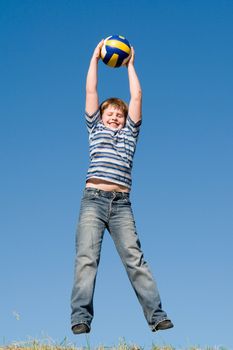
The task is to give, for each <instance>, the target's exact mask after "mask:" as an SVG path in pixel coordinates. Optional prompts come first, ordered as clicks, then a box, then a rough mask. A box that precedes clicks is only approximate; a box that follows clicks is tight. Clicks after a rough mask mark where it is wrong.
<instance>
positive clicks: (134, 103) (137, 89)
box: [127, 47, 142, 123]
mask: <svg viewBox="0 0 233 350" xmlns="http://www.w3.org/2000/svg"><path fill="white" fill-rule="evenodd" d="M131 52H132V54H131V57H130V60H129V62H128V64H127V67H128V76H129V90H130V102H129V116H130V118H131V119H132V120H133V121H134V122H135V123H137V122H139V121H140V120H141V118H142V89H141V85H140V82H139V79H138V76H137V73H136V70H135V67H134V56H135V53H134V48H133V47H131Z"/></svg>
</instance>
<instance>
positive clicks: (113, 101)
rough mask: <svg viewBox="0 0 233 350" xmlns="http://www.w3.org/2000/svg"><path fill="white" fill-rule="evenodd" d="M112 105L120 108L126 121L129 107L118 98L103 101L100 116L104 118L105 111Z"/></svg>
mask: <svg viewBox="0 0 233 350" xmlns="http://www.w3.org/2000/svg"><path fill="white" fill-rule="evenodd" d="M110 105H112V106H115V107H117V108H119V109H120V110H121V111H122V112H123V113H124V117H125V119H126V118H127V115H128V105H127V104H126V103H125V102H124V101H123V100H121V99H120V98H117V97H111V98H108V99H107V100H105V101H103V102H102V103H101V105H100V116H102V114H103V112H104V110H105V109H106V108H108V106H110Z"/></svg>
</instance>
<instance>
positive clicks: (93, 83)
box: [86, 40, 104, 115]
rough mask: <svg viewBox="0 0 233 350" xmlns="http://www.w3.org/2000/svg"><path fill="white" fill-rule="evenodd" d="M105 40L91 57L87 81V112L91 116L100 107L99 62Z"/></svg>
mask: <svg viewBox="0 0 233 350" xmlns="http://www.w3.org/2000/svg"><path fill="white" fill-rule="evenodd" d="M103 42H104V41H103V40H102V41H100V42H99V44H98V45H97V46H96V48H95V50H94V52H93V55H92V57H91V61H90V65H89V69H88V72H87V79H86V112H87V113H88V114H89V115H92V114H93V113H95V112H96V111H97V109H98V107H99V99H98V91H97V84H98V62H99V59H100V51H101V48H102V46H103Z"/></svg>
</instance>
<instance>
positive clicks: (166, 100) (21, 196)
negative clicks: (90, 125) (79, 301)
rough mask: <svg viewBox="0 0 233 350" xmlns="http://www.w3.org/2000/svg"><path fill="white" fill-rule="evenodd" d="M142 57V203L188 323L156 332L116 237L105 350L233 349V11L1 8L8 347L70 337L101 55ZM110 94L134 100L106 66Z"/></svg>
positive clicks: (174, 4) (155, 252) (96, 327)
mask: <svg viewBox="0 0 233 350" xmlns="http://www.w3.org/2000/svg"><path fill="white" fill-rule="evenodd" d="M111 34H121V35H124V36H125V37H126V38H127V39H128V40H129V41H130V42H131V44H132V45H133V46H134V48H135V51H136V62H135V66H136V69H137V71H138V75H139V77H140V80H141V83H142V87H143V125H142V129H141V134H140V139H139V143H138V147H137V151H136V155H135V163H134V169H133V177H134V182H133V189H132V201H133V209H134V213H135V217H136V224H137V229H138V233H139V236H140V239H141V243H142V248H143V250H144V253H145V257H146V260H147V261H148V262H149V264H150V267H151V269H152V270H153V273H154V276H155V278H156V281H157V283H158V287H159V290H160V294H161V298H162V301H163V306H164V309H165V310H166V311H167V312H168V314H169V316H170V317H171V318H172V320H173V322H174V323H175V328H174V329H172V330H169V331H166V332H160V333H157V334H154V333H152V332H151V331H150V329H149V328H148V326H147V324H146V321H145V319H144V316H143V313H142V310H141V307H140V305H139V304H138V301H137V299H136V296H135V295H134V292H133V290H132V288H131V286H130V284H129V281H128V279H127V277H126V273H125V271H124V269H123V267H122V264H121V262H120V259H119V257H118V256H117V253H116V251H115V247H114V245H113V243H112V241H111V239H110V238H109V235H108V233H107V232H106V235H105V240H104V245H103V251H102V257H101V263H100V268H99V274H98V278H97V285H96V294H95V318H94V320H93V324H92V333H91V334H90V336H89V341H90V344H91V347H92V348H94V347H95V346H97V345H100V344H104V345H106V346H111V345H114V344H118V342H119V340H120V339H122V338H125V340H126V341H127V342H128V343H136V344H138V345H141V346H144V347H145V349H148V348H149V347H150V345H151V344H152V343H156V344H164V343H165V344H172V345H174V346H176V347H183V348H184V347H188V346H191V345H200V346H205V345H209V346H215V345H216V346H219V345H223V346H226V347H228V348H229V349H230V348H233V335H232V324H233V302H232V295H233V281H232V266H233V255H232V247H233V215H232V213H233V210H232V209H233V165H232V150H233V137H232V136H233V134H232V131H233V128H232V126H233V119H232V118H233V106H232V93H233V66H232V63H233V45H232V39H233V35H232V34H233V3H232V1H230V0H222V1H220V0H219V1H216V0H212V1H208V0H207V1H200V0H197V1H194V0H192V1H191V0H183V1H180V0H154V1H152V0H143V1H142V0H138V1H132V0H129V1H122V0H119V1H112V0H109V1H92V0H91V1H89V2H88V1H87V2H85V1H80V0H76V1H75V0H63V1H62V0H57V1H49V0H47V1H46V0H40V1H29V0H21V1H16V0H1V1H0V118H1V128H0V152H1V173H0V174H1V195H0V204H1V209H0V215H1V220H0V231H1V245H0V252H1V253H0V269H1V288H0V295H1V297H0V344H8V343H10V342H12V341H25V340H28V339H29V338H33V339H34V338H37V339H41V338H43V337H46V336H49V337H51V338H52V339H53V340H54V341H56V342H61V341H62V340H63V339H64V338H65V337H67V339H68V341H70V342H72V343H74V344H76V345H77V346H82V345H86V338H85V336H83V335H81V336H79V337H77V336H76V337H75V336H73V335H72V333H71V331H70V293H71V288H72V283H73V262H74V253H75V252H74V238H75V227H76V222H77V216H78V212H79V204H80V199H81V195H82V190H83V188H84V185H85V174H86V170H87V167H88V140H87V132H86V128H85V124H84V121H83V112H84V98H85V96H84V90H85V78H86V71H87V68H88V64H89V59H90V57H91V54H92V51H93V49H94V47H95V45H96V44H97V43H98V42H99V41H100V40H101V39H102V38H105V37H107V36H108V35H111ZM99 66H100V67H99V77H100V81H99V94H100V98H101V99H104V98H107V97H109V96H118V97H120V98H122V99H124V100H126V101H128V99H129V92H128V80H127V70H126V69H125V68H120V69H111V68H108V67H107V66H105V65H104V64H103V63H102V62H100V64H99Z"/></svg>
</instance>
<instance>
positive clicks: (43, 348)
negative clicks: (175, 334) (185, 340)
mask: <svg viewBox="0 0 233 350" xmlns="http://www.w3.org/2000/svg"><path fill="white" fill-rule="evenodd" d="M0 350H145V348H143V347H140V346H138V345H128V344H126V343H125V342H120V343H119V344H118V345H116V346H111V347H109V346H104V345H100V346H98V347H95V348H91V347H90V345H89V343H88V340H87V346H85V347H81V348H80V347H76V346H72V345H62V344H60V345H51V344H41V343H39V342H38V341H31V342H25V343H15V344H11V345H7V346H3V347H1V346H0ZM150 350H176V349H175V348H174V347H173V346H170V345H165V346H159V345H154V344H152V345H151V348H150ZM177 350H181V349H177ZM183 350H227V349H226V348H224V347H205V348H201V347H199V346H193V347H189V348H186V349H183Z"/></svg>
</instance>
